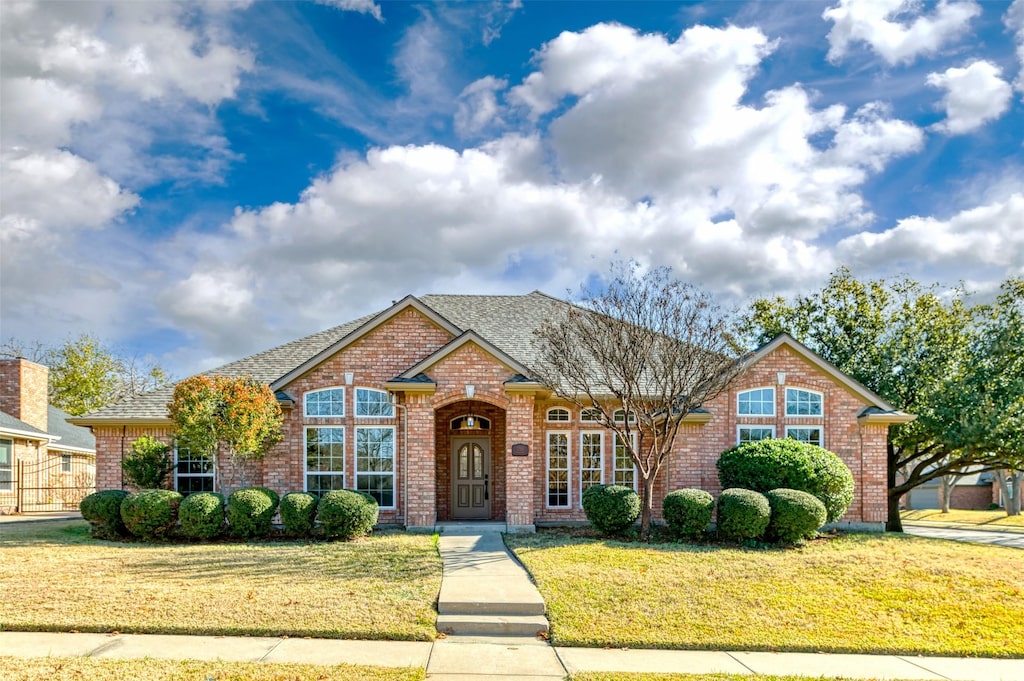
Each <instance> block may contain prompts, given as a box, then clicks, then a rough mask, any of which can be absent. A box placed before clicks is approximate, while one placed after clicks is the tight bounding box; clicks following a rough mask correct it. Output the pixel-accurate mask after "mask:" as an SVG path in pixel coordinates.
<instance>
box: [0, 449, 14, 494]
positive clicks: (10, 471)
mask: <svg viewBox="0 0 1024 681" xmlns="http://www.w3.org/2000/svg"><path fill="white" fill-rule="evenodd" d="M13 491H14V440H0V492H13Z"/></svg>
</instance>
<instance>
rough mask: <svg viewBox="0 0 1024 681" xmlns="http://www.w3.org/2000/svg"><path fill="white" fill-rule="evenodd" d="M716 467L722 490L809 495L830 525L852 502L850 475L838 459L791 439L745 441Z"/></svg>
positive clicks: (823, 450)
mask: <svg viewBox="0 0 1024 681" xmlns="http://www.w3.org/2000/svg"><path fill="white" fill-rule="evenodd" d="M717 466H718V480H719V482H721V483H722V487H723V488H730V487H740V488H743V489H752V490H754V491H755V492H761V493H762V494H764V493H765V492H768V491H771V490H773V489H779V488H785V489H795V490H800V491H801V492H808V493H810V494H813V495H814V496H816V497H817V498H818V499H820V500H821V503H823V504H825V510H826V512H827V519H826V521H827V522H830V523H831V522H834V521H836V520H838V519H839V518H841V517H842V516H843V514H844V513H846V509H847V508H848V507H849V505H850V503H851V502H852V501H853V474H852V473H850V469H849V468H847V467H846V464H844V463H843V461H842V459H840V458H839V457H838V456H836V455H835V454H833V453H832V452H830V451H828V450H827V449H823V448H821V447H818V446H817V445H812V444H808V443H806V442H798V441H797V440H793V439H791V438H785V439H780V440H760V441H758V442H746V443H744V444H742V445H739V446H737V447H733V448H732V449H729V450H726V451H724V452H722V456H721V457H720V458H719V459H718V464H717Z"/></svg>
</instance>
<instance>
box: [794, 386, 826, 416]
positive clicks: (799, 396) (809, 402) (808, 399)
mask: <svg viewBox="0 0 1024 681" xmlns="http://www.w3.org/2000/svg"><path fill="white" fill-rule="evenodd" d="M821 407H822V396H821V393H819V392H814V391H812V390H802V389H800V388H786V416H821Z"/></svg>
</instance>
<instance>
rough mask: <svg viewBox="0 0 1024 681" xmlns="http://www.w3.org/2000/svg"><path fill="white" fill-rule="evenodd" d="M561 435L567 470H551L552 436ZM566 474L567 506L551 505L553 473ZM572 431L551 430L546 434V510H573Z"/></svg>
mask: <svg viewBox="0 0 1024 681" xmlns="http://www.w3.org/2000/svg"><path fill="white" fill-rule="evenodd" d="M552 435H560V436H562V437H564V438H565V468H555V469H552V468H551V436H552ZM552 470H555V471H564V472H565V504H564V505H560V504H559V505H552V503H551V472H552ZM571 471H572V431H568V430H549V431H547V432H546V433H545V434H544V508H561V509H565V508H572V475H571Z"/></svg>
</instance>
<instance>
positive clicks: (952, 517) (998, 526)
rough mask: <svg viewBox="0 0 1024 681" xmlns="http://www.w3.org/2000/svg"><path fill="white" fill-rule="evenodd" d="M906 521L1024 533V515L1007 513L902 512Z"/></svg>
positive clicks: (955, 510) (931, 509)
mask: <svg viewBox="0 0 1024 681" xmlns="http://www.w3.org/2000/svg"><path fill="white" fill-rule="evenodd" d="M900 517H901V518H903V520H904V521H911V522H919V523H929V524H930V523H935V524H942V525H945V524H952V525H969V526H970V527H971V528H972V529H979V530H999V531H1000V532H1024V514H1022V515H1013V516H1009V515H1006V511H1000V510H995V511H970V510H966V509H960V508H951V509H949V513H943V512H942V511H940V510H939V509H937V508H924V509H919V510H913V511H902V512H901V513H900Z"/></svg>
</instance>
